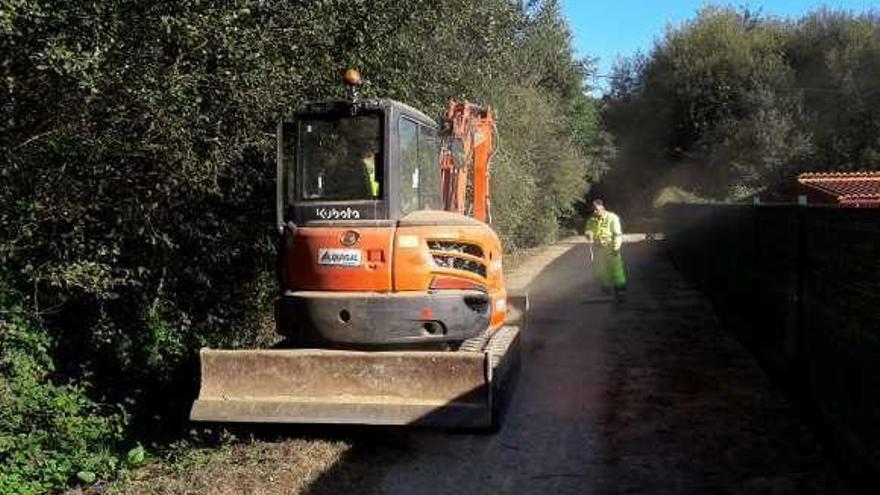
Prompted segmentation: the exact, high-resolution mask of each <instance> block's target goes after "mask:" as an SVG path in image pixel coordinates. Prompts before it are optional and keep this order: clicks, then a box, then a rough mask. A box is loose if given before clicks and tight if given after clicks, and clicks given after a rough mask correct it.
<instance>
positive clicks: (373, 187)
mask: <svg viewBox="0 0 880 495" xmlns="http://www.w3.org/2000/svg"><path fill="white" fill-rule="evenodd" d="M361 161H362V162H363V164H364V170H365V171H366V173H367V180H368V181H369V186H370V194H371V195H372V196H373V197H374V198H378V197H379V180H380V177H377V176H376V154H375V153H374V152H372V151H371V152H369V153H368V154H367V155H366V156H365V157H364V158H363V160H361Z"/></svg>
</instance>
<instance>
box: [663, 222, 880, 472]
mask: <svg viewBox="0 0 880 495" xmlns="http://www.w3.org/2000/svg"><path fill="white" fill-rule="evenodd" d="M663 218H664V225H665V228H666V233H667V239H668V240H667V246H668V250H669V254H670V256H671V258H672V259H673V262H674V263H675V265H676V266H677V267H678V268H679V270H681V271H682V272H683V273H684V274H685V275H686V276H687V277H689V278H690V279H691V280H692V281H694V282H695V283H696V284H697V285H699V286H700V287H701V289H702V290H703V291H704V292H705V293H706V294H707V295H708V296H709V298H710V299H711V300H712V301H713V303H714V304H715V307H716V309H717V311H718V313H719V315H720V316H721V317H722V319H723V320H724V321H725V323H726V324H727V325H728V327H729V328H730V329H731V331H733V332H734V333H736V334H737V335H738V336H739V337H740V339H741V340H742V341H743V342H744V343H745V344H746V346H747V347H749V348H750V349H751V350H752V351H753V352H754V353H755V355H756V356H757V357H758V359H759V361H760V362H761V363H762V364H763V365H764V366H765V368H766V369H767V370H768V372H770V373H771V374H772V375H774V376H776V377H777V378H779V379H781V383H783V384H785V385H786V386H787V387H789V388H790V390H791V391H792V392H795V393H798V395H799V396H800V397H803V398H806V399H807V401H808V403H809V404H811V405H812V406H813V407H814V408H815V411H816V412H818V414H819V416H820V418H821V419H822V420H823V423H824V424H825V425H826V426H827V427H828V430H829V431H830V433H831V439H832V441H833V443H834V445H835V447H837V448H838V449H839V451H840V452H841V453H842V454H843V455H844V459H845V462H847V463H848V464H850V465H852V466H853V467H855V468H856V469H857V470H859V471H861V472H866V473H867V472H871V471H874V472H880V210H874V209H870V210H868V209H852V208H823V207H798V206H793V205H785V206H773V205H762V206H752V205H671V206H668V207H666V208H665V210H664V213H663Z"/></svg>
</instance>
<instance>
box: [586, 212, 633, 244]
mask: <svg viewBox="0 0 880 495" xmlns="http://www.w3.org/2000/svg"><path fill="white" fill-rule="evenodd" d="M584 233H585V234H586V236H587V237H588V238H590V239H592V240H593V241H594V242H596V243H597V244H599V246H601V247H610V248H612V249H614V250H615V251H616V250H618V249H620V246H621V245H622V244H623V229H622V228H621V226H620V217H618V216H617V215H616V214H614V213H611V212H610V211H606V212H605V213H604V214H603V215H602V216H601V217H597V216H596V215H593V216H591V217H590V219H589V220H587V228H586V231H585V232H584Z"/></svg>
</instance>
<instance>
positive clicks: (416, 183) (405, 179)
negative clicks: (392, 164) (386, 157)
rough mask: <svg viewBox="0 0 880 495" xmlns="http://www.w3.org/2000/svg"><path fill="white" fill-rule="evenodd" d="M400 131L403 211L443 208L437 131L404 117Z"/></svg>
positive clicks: (401, 120)
mask: <svg viewBox="0 0 880 495" xmlns="http://www.w3.org/2000/svg"><path fill="white" fill-rule="evenodd" d="M398 134H399V136H400V150H399V156H400V176H399V181H400V210H401V212H402V213H403V214H404V215H405V214H407V213H410V212H412V211H415V210H424V209H439V208H442V206H441V197H440V196H441V195H440V166H439V161H438V160H439V158H438V157H439V145H438V142H437V133H436V131H435V130H434V129H433V128H431V127H428V126H424V125H421V124H417V123H416V122H414V121H412V120H410V119H407V118H405V117H402V118H401V119H400V121H399V127H398Z"/></svg>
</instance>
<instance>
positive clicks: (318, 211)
mask: <svg viewBox="0 0 880 495" xmlns="http://www.w3.org/2000/svg"><path fill="white" fill-rule="evenodd" d="M315 216H317V217H318V218H320V219H321V220H359V219H360V218H361V212H359V211H357V210H353V209H351V208H346V209H344V210H337V209H336V208H315Z"/></svg>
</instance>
